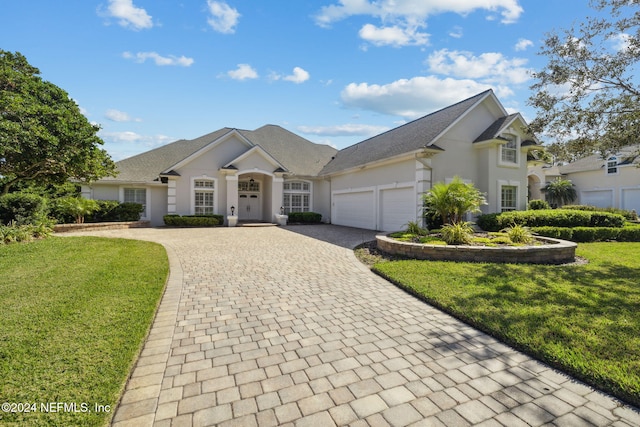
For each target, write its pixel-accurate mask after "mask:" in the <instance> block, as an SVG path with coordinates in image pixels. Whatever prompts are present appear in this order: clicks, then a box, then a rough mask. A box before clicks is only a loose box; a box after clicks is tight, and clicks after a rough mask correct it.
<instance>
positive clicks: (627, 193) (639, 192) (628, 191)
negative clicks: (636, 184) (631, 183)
mask: <svg viewBox="0 0 640 427" xmlns="http://www.w3.org/2000/svg"><path fill="white" fill-rule="evenodd" d="M622 209H627V210H632V209H635V211H636V212H640V188H625V189H623V190H622Z"/></svg>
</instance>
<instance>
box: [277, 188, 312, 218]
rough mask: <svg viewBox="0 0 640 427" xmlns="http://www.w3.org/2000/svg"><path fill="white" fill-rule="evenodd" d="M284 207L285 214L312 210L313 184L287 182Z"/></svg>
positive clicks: (283, 201)
mask: <svg viewBox="0 0 640 427" xmlns="http://www.w3.org/2000/svg"><path fill="white" fill-rule="evenodd" d="M283 190H284V195H283V200H282V207H283V208H284V213H285V214H289V213H291V212H309V211H310V210H311V183H309V182H306V181H286V182H285V183H284V184H283Z"/></svg>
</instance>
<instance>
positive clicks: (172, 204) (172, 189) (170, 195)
mask: <svg viewBox="0 0 640 427" xmlns="http://www.w3.org/2000/svg"><path fill="white" fill-rule="evenodd" d="M167 213H168V214H174V213H176V181H175V180H174V179H169V181H167Z"/></svg>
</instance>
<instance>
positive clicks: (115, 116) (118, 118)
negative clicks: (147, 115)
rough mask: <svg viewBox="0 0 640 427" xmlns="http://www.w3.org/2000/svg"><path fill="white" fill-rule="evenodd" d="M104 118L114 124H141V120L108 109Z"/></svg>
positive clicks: (122, 112)
mask: <svg viewBox="0 0 640 427" xmlns="http://www.w3.org/2000/svg"><path fill="white" fill-rule="evenodd" d="M104 116H105V117H106V118H107V119H109V120H111V121H114V122H141V121H142V119H138V118H135V119H134V118H133V117H131V116H130V115H129V114H127V113H125V112H124V111H120V110H115V109H113V108H112V109H109V110H107V111H106V112H105V114H104Z"/></svg>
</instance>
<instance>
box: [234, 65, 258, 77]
mask: <svg viewBox="0 0 640 427" xmlns="http://www.w3.org/2000/svg"><path fill="white" fill-rule="evenodd" d="M227 75H228V76H229V77H231V78H232V79H234V80H246V79H257V78H258V72H257V71H256V70H254V69H253V68H252V67H251V65H249V64H238V68H236V69H235V70H231V71H227Z"/></svg>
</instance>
